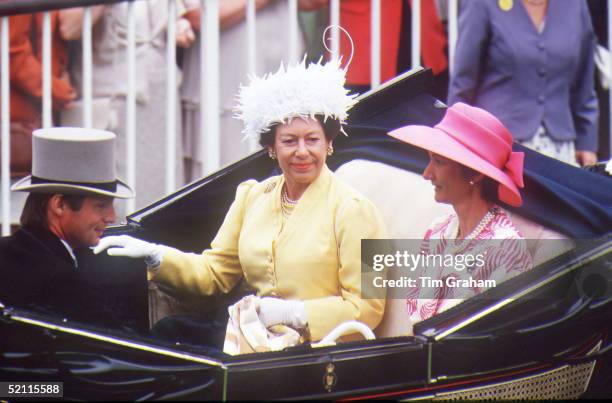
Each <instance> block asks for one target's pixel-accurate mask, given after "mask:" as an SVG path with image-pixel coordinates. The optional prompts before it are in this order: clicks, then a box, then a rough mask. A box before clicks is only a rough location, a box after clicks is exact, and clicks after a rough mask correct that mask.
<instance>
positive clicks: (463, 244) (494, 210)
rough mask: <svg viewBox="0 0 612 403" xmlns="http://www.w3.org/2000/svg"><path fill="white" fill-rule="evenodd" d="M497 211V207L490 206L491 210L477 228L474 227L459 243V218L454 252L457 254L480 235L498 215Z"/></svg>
mask: <svg viewBox="0 0 612 403" xmlns="http://www.w3.org/2000/svg"><path fill="white" fill-rule="evenodd" d="M497 213H498V209H497V207H492V208H490V209H489V211H487V214H485V215H484V217H482V219H481V220H480V222H479V223H478V225H477V226H476V228H474V229H473V230H472V232H470V234H469V235H468V236H466V237H465V238H464V239H462V240H461V242H459V243H457V241H458V239H457V238H459V222H458V221H459V220H457V229H456V231H455V237H454V238H455V241H454V248H453V251H452V254H453V255H455V254H457V253H459V252H461V251H462V250H463V249H465V247H466V246H467V245H468V244H469V243H470V241H471V240H472V239H475V238H476V237H478V235H480V233H481V232H482V230H484V229H485V228H486V227H487V225H489V223H490V222H491V221H492V220H493V219H494V218H495V216H497Z"/></svg>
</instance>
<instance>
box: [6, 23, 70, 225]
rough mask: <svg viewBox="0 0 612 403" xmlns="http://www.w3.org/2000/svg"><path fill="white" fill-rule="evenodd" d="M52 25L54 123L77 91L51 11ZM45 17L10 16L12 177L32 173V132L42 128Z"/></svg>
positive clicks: (16, 202) (17, 206)
mask: <svg viewBox="0 0 612 403" xmlns="http://www.w3.org/2000/svg"><path fill="white" fill-rule="evenodd" d="M49 19H50V25H51V50H52V52H51V102H52V107H53V109H52V113H53V116H52V117H51V118H52V121H53V120H56V119H55V118H56V117H57V112H58V111H60V110H62V109H66V108H69V107H71V104H72V101H73V100H74V99H75V98H76V92H75V91H74V89H73V88H72V86H71V85H70V82H69V80H68V73H67V67H68V51H67V46H66V43H65V41H64V40H63V39H62V38H61V36H60V32H59V19H58V12H57V11H51V12H49ZM42 30H43V14H42V13H36V14H19V15H13V16H10V17H9V53H10V57H9V70H10V83H9V85H10V116H11V117H10V136H11V147H10V154H11V164H10V170H11V178H13V180H16V179H17V178H22V177H24V176H26V175H29V174H30V170H31V169H32V131H33V130H35V129H38V128H40V127H41V126H42V112H41V111H42V96H43V66H42V48H43V46H42ZM23 202H24V200H23V198H22V197H21V195H18V194H14V193H12V194H11V223H17V222H18V220H19V214H20V212H21V208H22V207H23Z"/></svg>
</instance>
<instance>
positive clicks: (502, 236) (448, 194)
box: [389, 102, 532, 323]
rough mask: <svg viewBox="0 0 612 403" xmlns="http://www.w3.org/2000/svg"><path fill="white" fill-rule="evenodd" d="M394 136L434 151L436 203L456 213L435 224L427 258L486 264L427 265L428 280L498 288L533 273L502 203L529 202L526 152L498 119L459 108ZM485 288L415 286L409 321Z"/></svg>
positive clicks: (427, 239)
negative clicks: (435, 121)
mask: <svg viewBox="0 0 612 403" xmlns="http://www.w3.org/2000/svg"><path fill="white" fill-rule="evenodd" d="M389 135H390V136H392V137H394V138H396V139H398V140H400V141H403V142H406V143H408V144H412V145H414V146H416V147H419V148H422V149H424V150H427V152H428V154H429V164H428V165H427V167H426V168H425V171H424V172H423V176H424V177H425V179H427V180H430V181H431V183H432V184H433V185H434V187H435V199H436V202H438V203H448V204H451V205H452V206H453V209H454V213H451V214H449V215H446V216H443V217H440V218H439V219H436V220H434V222H433V223H432V224H431V225H430V227H429V228H428V229H427V231H426V232H425V236H424V241H423V243H422V245H421V253H422V254H424V255H442V256H457V255H464V256H465V255H471V256H479V255H480V256H481V260H482V262H480V261H479V262H478V264H476V263H475V262H473V264H472V265H471V266H470V267H467V268H465V269H464V270H457V269H456V267H455V265H451V266H449V267H446V266H441V267H433V268H431V267H425V268H422V270H423V271H422V272H421V273H422V275H423V276H429V277H431V278H435V279H441V280H443V281H444V284H445V285H447V284H448V283H447V280H446V279H447V278H450V277H454V278H456V279H458V280H468V279H474V280H476V281H479V280H495V281H496V284H498V283H500V282H502V281H504V280H506V279H508V278H510V277H512V276H515V275H517V274H519V273H522V272H524V271H526V270H529V269H530V268H531V266H532V258H531V255H530V254H529V252H528V250H527V245H526V243H525V241H524V239H523V237H522V235H521V234H520V233H519V232H518V230H517V229H516V227H515V226H514V225H513V224H512V221H510V218H509V217H508V215H507V214H506V213H505V212H504V210H503V209H502V208H501V207H500V206H499V205H498V204H499V203H500V202H502V203H505V204H508V205H510V206H514V207H519V206H520V205H521V204H522V197H521V193H520V191H519V188H522V187H523V158H524V154H523V153H521V152H514V151H512V135H511V134H510V132H509V131H508V129H506V127H505V126H504V125H503V124H502V123H501V122H500V121H499V120H498V119H497V118H495V116H493V115H491V114H490V113H488V112H487V111H485V110H483V109H480V108H475V107H472V106H469V105H466V104H464V103H461V102H459V103H456V104H454V105H453V106H451V107H450V108H448V109H447V111H446V114H445V115H444V118H443V119H442V121H441V122H440V123H438V124H437V125H436V126H434V127H433V128H431V127H427V126H417V125H410V126H406V127H403V128H400V129H396V130H394V131H392V132H390V133H389ZM418 284H420V285H422V283H420V282H418ZM485 289H486V288H483V287H478V286H474V287H469V288H465V287H464V288H461V289H459V288H453V287H449V286H445V287H439V288H434V287H427V286H422V287H414V288H411V289H410V291H409V293H408V295H407V304H408V314H409V315H410V320H411V322H412V323H415V322H419V321H421V320H425V319H428V318H430V317H431V316H433V315H436V314H438V313H440V312H442V311H444V310H446V309H448V308H450V307H451V306H453V305H456V304H457V303H459V302H461V301H462V300H464V299H466V298H469V297H470V296H472V295H474V294H477V293H480V292H482V291H484V290H485Z"/></svg>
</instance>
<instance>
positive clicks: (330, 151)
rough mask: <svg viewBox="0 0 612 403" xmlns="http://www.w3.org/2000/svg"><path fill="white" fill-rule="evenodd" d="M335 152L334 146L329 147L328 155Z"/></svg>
mask: <svg viewBox="0 0 612 403" xmlns="http://www.w3.org/2000/svg"><path fill="white" fill-rule="evenodd" d="M333 153H334V146H332V145H330V146H328V147H327V155H332V154H333Z"/></svg>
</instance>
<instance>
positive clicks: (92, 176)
mask: <svg viewBox="0 0 612 403" xmlns="http://www.w3.org/2000/svg"><path fill="white" fill-rule="evenodd" d="M33 143H34V144H33V150H34V151H33V162H34V165H33V171H32V175H30V176H27V177H25V178H23V179H21V180H20V181H18V182H17V183H15V184H14V185H13V186H12V188H11V190H13V191H21V192H28V193H29V195H28V198H27V200H26V203H25V206H24V208H23V212H22V214H21V228H20V229H19V230H17V231H16V232H15V233H14V234H13V235H11V236H8V237H4V238H0V302H2V304H4V305H6V306H16V307H18V308H28V309H34V310H38V311H41V310H42V311H43V312H50V313H52V314H54V315H60V316H61V317H62V318H66V319H69V320H76V321H80V322H85V323H89V324H96V325H101V326H112V327H121V326H122V324H121V322H120V320H119V316H118V312H117V311H116V310H115V306H116V302H117V301H115V300H114V299H113V298H111V297H110V295H112V290H108V289H102V287H100V286H99V281H100V279H99V278H96V276H95V271H94V269H93V267H92V266H91V265H90V263H91V260H90V258H91V257H93V254H92V252H91V250H90V249H89V247H91V246H95V245H97V244H98V242H99V240H100V237H101V236H102V233H103V232H104V230H105V228H106V226H107V225H109V224H111V223H112V222H114V221H115V210H114V208H113V200H114V199H115V198H129V197H133V193H132V190H131V189H130V188H129V187H128V186H127V185H125V184H124V183H123V182H121V181H120V180H118V179H117V177H116V176H115V158H114V153H115V135H114V134H113V133H110V132H106V131H101V130H94V129H83V128H65V127H54V128H49V129H39V130H36V131H34V135H33Z"/></svg>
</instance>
